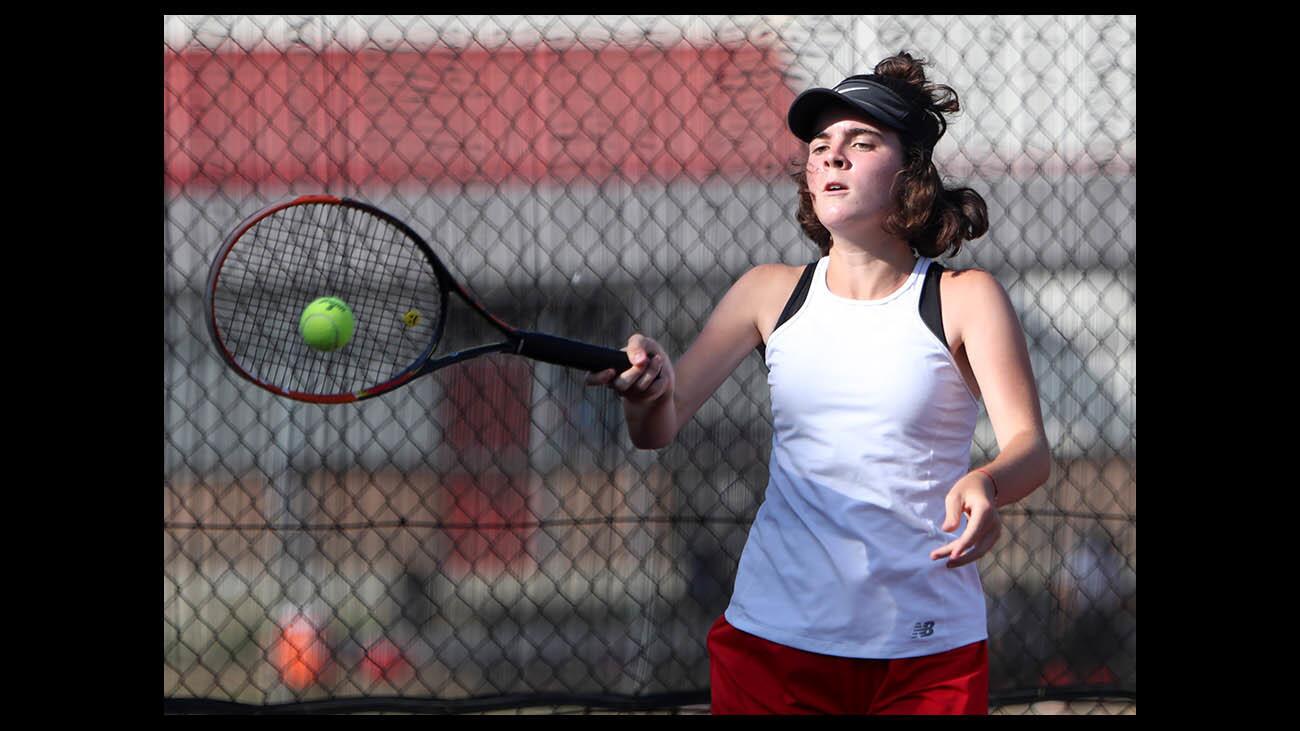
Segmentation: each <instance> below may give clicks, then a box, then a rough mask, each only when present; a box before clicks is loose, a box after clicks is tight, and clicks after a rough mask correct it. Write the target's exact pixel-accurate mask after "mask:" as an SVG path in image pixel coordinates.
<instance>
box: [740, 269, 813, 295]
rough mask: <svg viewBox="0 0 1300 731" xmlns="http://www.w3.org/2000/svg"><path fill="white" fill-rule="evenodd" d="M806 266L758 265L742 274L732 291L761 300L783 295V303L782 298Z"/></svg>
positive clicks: (796, 281) (792, 287)
mask: <svg viewBox="0 0 1300 731" xmlns="http://www.w3.org/2000/svg"><path fill="white" fill-rule="evenodd" d="M806 266H807V264H759V265H757V266H755V267H754V268H752V269H750V270H749V271H747V272H745V273H744V274H742V275H741V277H740V279H738V280H736V283H735V284H734V285H732V289H733V290H739V291H741V292H743V293H744V294H746V295H752V296H755V297H758V298H762V299H766V298H768V297H770V296H777V295H783V296H782V302H784V296H788V295H789V294H790V292H791V291H792V290H794V287H795V285H796V284H798V283H799V277H800V276H802V275H803V271H804V267H806Z"/></svg>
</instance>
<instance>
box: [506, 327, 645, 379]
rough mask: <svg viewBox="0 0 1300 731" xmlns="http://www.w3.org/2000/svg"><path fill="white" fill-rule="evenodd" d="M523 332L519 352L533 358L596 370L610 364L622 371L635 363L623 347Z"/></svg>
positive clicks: (570, 366) (520, 333)
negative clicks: (616, 347)
mask: <svg viewBox="0 0 1300 731" xmlns="http://www.w3.org/2000/svg"><path fill="white" fill-rule="evenodd" d="M519 335H520V336H521V337H522V338H523V340H522V341H520V343H519V349H518V350H516V351H515V352H517V353H518V354H519V355H522V356H525V357H528V358H532V359H533V360H540V361H542V362H544V363H554V364H556V365H562V366H566V367H568V368H579V369H581V370H584V371H590V372H592V373H595V372H596V371H603V370H605V369H606V368H613V369H614V370H616V371H618V372H619V373H622V372H623V371H625V370H627V369H628V368H631V367H632V361H630V360H628V359H627V353H625V352H623V351H621V350H615V349H613V348H604V347H601V346H599V345H591V344H590V343H582V342H578V341H577V340H569V339H567V338H560V337H556V336H554V335H546V334H544V333H535V332H523V331H521V332H519Z"/></svg>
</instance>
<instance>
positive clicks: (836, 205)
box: [805, 110, 916, 299]
mask: <svg viewBox="0 0 1300 731" xmlns="http://www.w3.org/2000/svg"><path fill="white" fill-rule="evenodd" d="M818 127H819V128H820V129H821V130H822V131H821V132H819V133H818V134H817V136H816V137H814V138H813V140H812V142H810V143H809V144H808V163H807V165H806V167H805V171H806V173H807V180H808V191H809V193H810V194H811V195H812V199H813V212H814V213H816V214H817V219H818V220H819V221H821V224H822V225H823V226H825V227H826V230H828V231H830V232H831V239H832V240H833V241H834V245H833V246H832V247H831V251H830V257H831V261H830V265H829V267H828V268H827V274H826V285H827V286H828V287H829V288H830V290H831V292H833V293H835V294H837V295H840V296H843V297H849V298H852V299H880V298H882V297H885V296H887V295H889V294H890V293H891V292H893V291H894V290H895V289H897V288H898V286H899V285H901V284H902V283H903V281H905V280H906V279H907V276H908V275H909V274H911V272H912V267H913V266H914V265H915V263H916V262H915V259H914V258H913V256H912V250H911V247H909V246H908V244H907V242H906V241H905V240H903V239H902V238H900V237H898V236H896V235H894V234H890V233H887V232H886V231H885V230H884V223H885V218H886V217H887V216H889V214H890V213H892V212H893V211H894V200H893V190H894V181H895V180H896V178H897V176H898V173H899V172H900V171H901V170H902V169H903V162H904V151H903V143H902V140H901V139H900V138H899V135H898V133H897V132H895V131H894V130H892V129H890V128H888V127H886V126H884V125H882V124H879V123H877V122H875V121H873V120H872V119H871V118H870V117H868V116H866V115H865V114H862V113H860V112H851V111H847V110H834V111H830V112H826V113H823V114H822V116H821V118H820V119H819V120H818Z"/></svg>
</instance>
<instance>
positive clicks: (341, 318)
mask: <svg viewBox="0 0 1300 731" xmlns="http://www.w3.org/2000/svg"><path fill="white" fill-rule="evenodd" d="M355 325H356V320H354V319H353V317H352V308H350V307H348V303H346V302H344V301H343V300H341V299H339V298H338V297H321V298H320V299H317V300H315V301H313V302H312V303H311V304H309V305H307V309H305V310H303V311H302V317H301V318H299V320H298V332H300V333H302V339H303V340H306V341H307V344H308V345H310V346H311V347H313V348H315V349H316V350H320V351H323V352H329V351H331V350H338V349H339V348H342V347H343V346H344V345H347V344H348V341H349V340H351V339H352V329H353V327H355Z"/></svg>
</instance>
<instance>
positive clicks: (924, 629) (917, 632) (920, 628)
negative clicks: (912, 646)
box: [912, 622, 934, 640]
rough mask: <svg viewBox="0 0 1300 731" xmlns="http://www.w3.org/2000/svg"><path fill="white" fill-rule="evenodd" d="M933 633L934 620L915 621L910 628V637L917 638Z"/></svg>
mask: <svg viewBox="0 0 1300 731" xmlns="http://www.w3.org/2000/svg"><path fill="white" fill-rule="evenodd" d="M932 634H934V622H917V623H916V626H915V627H913V628H912V639H914V640H919V639H921V638H922V637H929V636H930V635H932Z"/></svg>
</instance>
